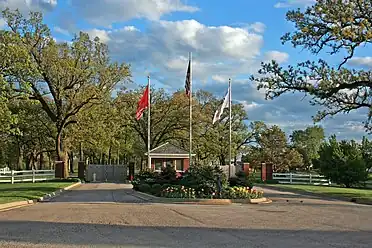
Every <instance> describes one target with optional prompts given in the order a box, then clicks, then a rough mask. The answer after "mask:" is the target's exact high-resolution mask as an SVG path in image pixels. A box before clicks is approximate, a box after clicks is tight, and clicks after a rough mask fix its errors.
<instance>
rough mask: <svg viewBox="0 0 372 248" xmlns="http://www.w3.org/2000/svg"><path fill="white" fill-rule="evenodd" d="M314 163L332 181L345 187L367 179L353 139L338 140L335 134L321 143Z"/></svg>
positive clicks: (364, 165) (360, 155) (361, 158)
mask: <svg viewBox="0 0 372 248" xmlns="http://www.w3.org/2000/svg"><path fill="white" fill-rule="evenodd" d="M314 165H315V166H316V167H318V168H319V169H320V171H321V173H322V174H323V175H324V176H326V177H327V178H329V179H330V180H331V181H332V182H334V183H337V184H341V185H345V186H346V187H347V188H349V187H352V186H357V185H360V184H361V183H362V182H365V181H366V180H367V179H368V172H367V171H366V169H367V168H366V163H365V161H364V160H363V155H362V152H361V150H360V147H359V146H358V144H357V143H356V142H354V141H341V142H338V141H337V140H336V137H335V136H332V137H331V138H330V139H329V141H328V142H325V143H324V144H322V146H321V148H320V151H319V159H317V160H315V161H314Z"/></svg>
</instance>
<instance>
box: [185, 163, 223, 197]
mask: <svg viewBox="0 0 372 248" xmlns="http://www.w3.org/2000/svg"><path fill="white" fill-rule="evenodd" d="M218 180H220V183H221V189H222V188H224V187H226V186H227V179H226V175H225V174H224V173H223V171H222V170H221V169H220V168H219V167H212V166H201V165H194V166H192V167H190V169H189V170H188V171H187V172H186V173H185V174H184V176H183V178H182V179H181V180H180V184H181V185H183V186H185V187H189V188H193V189H195V191H196V195H197V197H200V198H204V197H208V196H210V195H212V193H215V192H217V191H218Z"/></svg>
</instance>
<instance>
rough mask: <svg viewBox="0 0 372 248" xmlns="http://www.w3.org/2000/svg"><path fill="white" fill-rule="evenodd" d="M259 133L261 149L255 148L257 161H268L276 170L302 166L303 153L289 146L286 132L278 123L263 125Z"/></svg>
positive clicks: (258, 139) (281, 170)
mask: <svg viewBox="0 0 372 248" xmlns="http://www.w3.org/2000/svg"><path fill="white" fill-rule="evenodd" d="M261 130H262V131H261V132H260V133H257V138H256V139H257V144H258V145H259V149H257V148H256V149H254V150H253V151H254V153H253V154H254V155H255V156H254V160H255V163H257V162H258V163H260V162H266V163H272V164H273V165H274V171H278V172H284V171H289V170H291V169H297V168H300V167H302V165H303V160H302V157H301V154H299V153H298V152H297V150H296V149H294V148H290V147H288V144H287V137H286V136H285V133H284V132H283V131H282V130H281V129H280V128H279V127H278V126H276V125H274V126H272V127H261Z"/></svg>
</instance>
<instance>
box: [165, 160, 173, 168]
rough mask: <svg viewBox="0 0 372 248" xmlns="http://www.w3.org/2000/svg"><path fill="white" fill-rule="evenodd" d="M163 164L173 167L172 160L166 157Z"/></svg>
mask: <svg viewBox="0 0 372 248" xmlns="http://www.w3.org/2000/svg"><path fill="white" fill-rule="evenodd" d="M165 166H167V167H168V166H170V167H174V164H173V160H171V159H167V160H166V162H165Z"/></svg>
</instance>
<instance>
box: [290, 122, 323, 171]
mask: <svg viewBox="0 0 372 248" xmlns="http://www.w3.org/2000/svg"><path fill="white" fill-rule="evenodd" d="M324 137H325V136H324V129H323V128H322V127H319V126H313V127H308V128H306V129H305V130H295V131H293V133H292V135H291V142H292V144H293V146H294V147H295V148H296V150H297V151H298V152H299V153H300V154H301V155H302V158H303V161H304V165H305V167H306V168H307V169H309V168H311V167H312V161H313V160H314V159H317V158H318V157H319V154H318V151H319V148H320V146H321V144H322V142H323V141H324Z"/></svg>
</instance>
